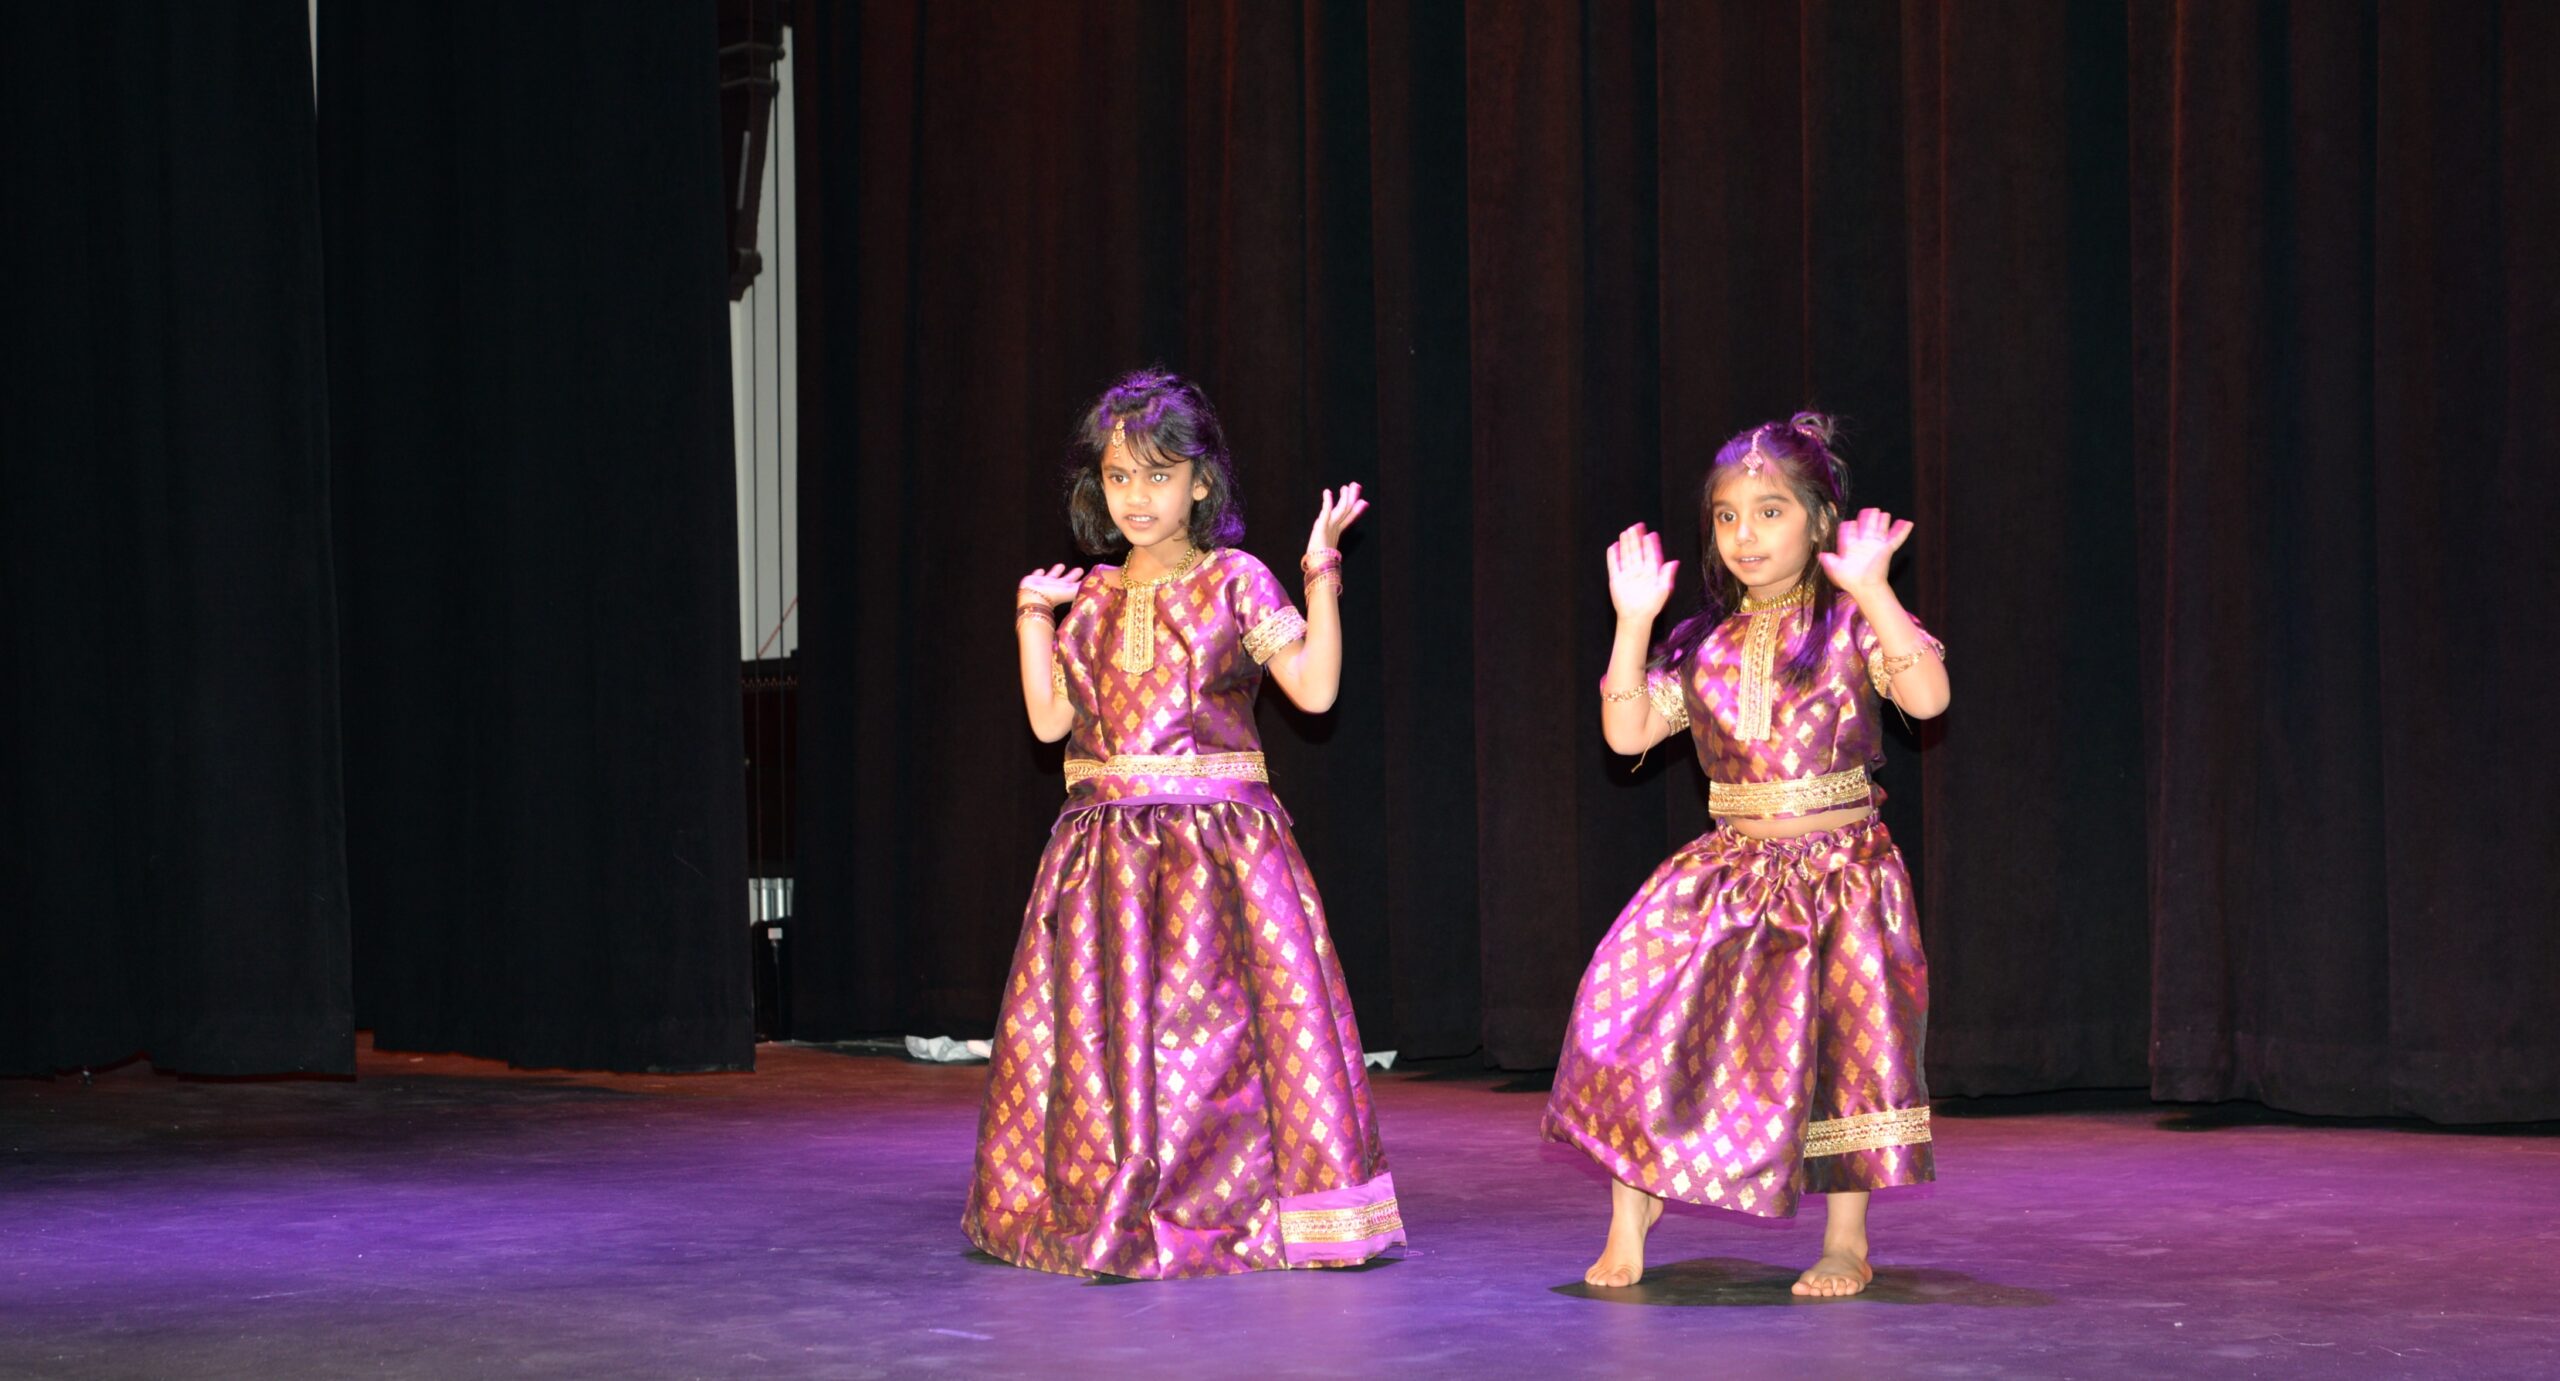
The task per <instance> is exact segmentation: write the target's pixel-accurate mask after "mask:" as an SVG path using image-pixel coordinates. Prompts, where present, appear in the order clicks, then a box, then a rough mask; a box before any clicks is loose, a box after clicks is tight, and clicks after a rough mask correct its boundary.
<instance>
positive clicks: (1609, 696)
mask: <svg viewBox="0 0 2560 1381" xmlns="http://www.w3.org/2000/svg"><path fill="white" fill-rule="evenodd" d="M1644 693H1645V687H1644V686H1643V685H1642V684H1639V685H1637V687H1636V688H1635V689H1634V690H1631V691H1613V690H1611V689H1609V678H1608V677H1606V676H1603V677H1601V678H1600V698H1601V699H1603V700H1606V701H1608V702H1609V703H1610V704H1612V705H1623V704H1625V703H1627V702H1628V701H1630V700H1641V699H1643V698H1644Z"/></svg>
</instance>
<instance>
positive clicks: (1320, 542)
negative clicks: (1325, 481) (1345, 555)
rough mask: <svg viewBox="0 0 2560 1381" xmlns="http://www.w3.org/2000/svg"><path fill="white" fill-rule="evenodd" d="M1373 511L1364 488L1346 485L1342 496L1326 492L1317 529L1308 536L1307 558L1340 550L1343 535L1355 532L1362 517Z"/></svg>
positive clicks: (1317, 512) (1317, 517)
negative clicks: (1354, 527) (1322, 552)
mask: <svg viewBox="0 0 2560 1381" xmlns="http://www.w3.org/2000/svg"><path fill="white" fill-rule="evenodd" d="M1368 511H1369V501H1368V500H1367V499H1364V498H1361V497H1360V486H1359V485H1357V484H1346V485H1344V486H1342V492H1341V493H1340V494H1338V495H1337V494H1336V493H1335V492H1334V491H1333V490H1330V489H1328V490H1326V491H1324V506H1323V507H1322V508H1320V509H1317V510H1316V525H1315V529H1314V530H1313V531H1311V532H1309V533H1308V534H1307V555H1309V556H1313V555H1315V554H1316V553H1317V552H1320V551H1326V550H1339V549H1340V548H1341V546H1342V534H1343V533H1345V532H1348V531H1350V530H1351V525H1352V524H1353V523H1354V522H1357V521H1359V518H1360V515H1361V514H1363V513H1366V512H1368Z"/></svg>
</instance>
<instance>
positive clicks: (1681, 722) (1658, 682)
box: [1644, 670, 1689, 729]
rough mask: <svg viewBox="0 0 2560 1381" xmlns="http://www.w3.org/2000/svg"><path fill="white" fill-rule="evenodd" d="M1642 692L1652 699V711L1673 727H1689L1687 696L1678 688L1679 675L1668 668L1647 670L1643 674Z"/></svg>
mask: <svg viewBox="0 0 2560 1381" xmlns="http://www.w3.org/2000/svg"><path fill="white" fill-rule="evenodd" d="M1644 693H1645V694H1646V695H1648V696H1650V697H1652V699H1653V712H1654V713H1655V714H1658V715H1660V716H1662V722H1663V723H1665V724H1668V725H1670V726H1671V727H1672V728H1674V729H1686V728H1688V727H1689V698H1688V697H1687V696H1686V695H1683V694H1682V693H1681V690H1680V675H1679V673H1677V672H1674V671H1670V670H1657V671H1648V672H1646V673H1645V676H1644Z"/></svg>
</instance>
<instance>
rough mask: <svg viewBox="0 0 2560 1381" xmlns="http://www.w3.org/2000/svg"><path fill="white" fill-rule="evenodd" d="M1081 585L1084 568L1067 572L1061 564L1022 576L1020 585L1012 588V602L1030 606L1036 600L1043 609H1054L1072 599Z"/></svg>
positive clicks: (1063, 564)
mask: <svg viewBox="0 0 2560 1381" xmlns="http://www.w3.org/2000/svg"><path fill="white" fill-rule="evenodd" d="M1083 583H1084V567H1082V566H1078V567H1076V568H1075V569H1074V570H1068V569H1067V568H1066V565H1065V563H1063V562H1061V563H1059V564H1058V565H1055V566H1051V567H1050V568H1049V569H1047V570H1045V571H1033V572H1032V573H1031V574H1029V575H1026V576H1024V577H1023V578H1022V583H1021V584H1020V585H1018V586H1016V587H1014V592H1013V602H1014V603H1016V604H1030V603H1032V602H1033V601H1035V600H1037V601H1038V602H1039V603H1040V604H1042V605H1043V606H1045V607H1050V608H1054V607H1056V606H1058V605H1061V604H1064V603H1066V602H1067V601H1068V600H1071V599H1074V598H1075V597H1076V587H1077V586H1078V585H1081V584H1083Z"/></svg>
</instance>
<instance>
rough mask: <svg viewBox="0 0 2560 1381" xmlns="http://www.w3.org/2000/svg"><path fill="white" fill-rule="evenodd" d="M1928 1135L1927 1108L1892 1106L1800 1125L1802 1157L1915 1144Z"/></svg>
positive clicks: (1833, 1154) (1838, 1154) (1812, 1157)
mask: <svg viewBox="0 0 2560 1381" xmlns="http://www.w3.org/2000/svg"><path fill="white" fill-rule="evenodd" d="M1928 1139H1929V1110H1928V1109H1927V1108H1892V1109H1889V1110H1887V1111H1884V1112H1862V1113H1860V1114H1858V1115H1857V1116H1855V1117H1834V1118H1827V1119H1825V1120H1823V1121H1820V1122H1816V1123H1813V1124H1812V1125H1810V1126H1808V1127H1806V1128H1805V1129H1804V1158H1805V1159H1807V1160H1812V1159H1815V1158H1816V1157H1819V1156H1841V1155H1847V1154H1848V1153H1849V1152H1851V1151H1881V1150H1883V1149H1884V1148H1886V1147H1888V1146H1918V1145H1920V1144H1921V1143H1923V1142H1925V1141H1927V1140H1928Z"/></svg>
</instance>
